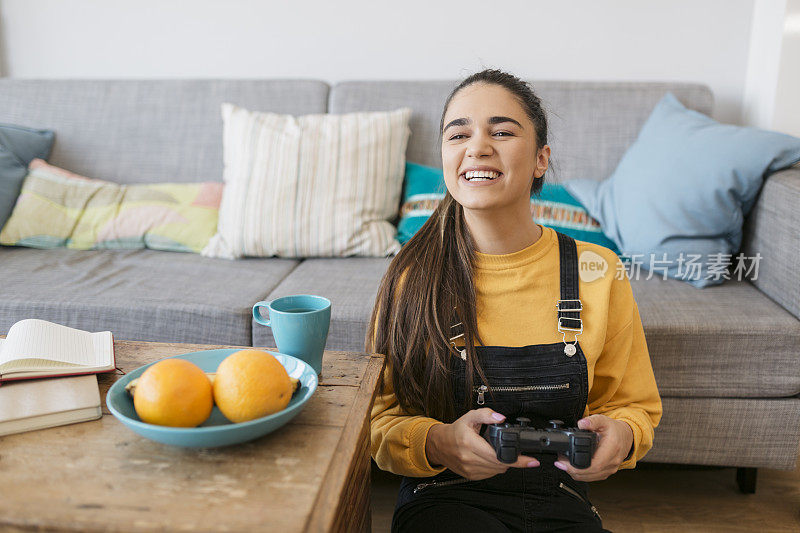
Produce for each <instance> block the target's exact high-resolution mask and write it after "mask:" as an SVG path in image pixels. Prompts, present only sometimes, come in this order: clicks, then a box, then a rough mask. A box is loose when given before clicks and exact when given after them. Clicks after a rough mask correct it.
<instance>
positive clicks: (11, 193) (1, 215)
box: [0, 124, 55, 228]
mask: <svg viewBox="0 0 800 533" xmlns="http://www.w3.org/2000/svg"><path fill="white" fill-rule="evenodd" d="M54 138H55V135H54V134H53V132H52V131H46V130H33V129H30V128H24V127H22V126H13V125H11V124H0V228H2V227H3V225H4V224H5V223H6V220H8V217H10V216H11V211H12V210H13V209H14V204H15V203H16V201H17V196H19V190H20V188H21V187H22V180H23V179H25V174H27V173H28V163H30V162H31V161H32V160H33V159H36V158H39V159H47V156H48V155H50V149H51V148H52V147H53V140H54Z"/></svg>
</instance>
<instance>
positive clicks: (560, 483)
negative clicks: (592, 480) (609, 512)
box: [558, 481, 603, 520]
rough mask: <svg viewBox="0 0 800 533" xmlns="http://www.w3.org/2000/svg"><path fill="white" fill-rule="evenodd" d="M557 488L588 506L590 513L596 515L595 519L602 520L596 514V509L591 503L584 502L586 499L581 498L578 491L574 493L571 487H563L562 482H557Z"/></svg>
mask: <svg viewBox="0 0 800 533" xmlns="http://www.w3.org/2000/svg"><path fill="white" fill-rule="evenodd" d="M558 487H559V488H561V489H563V490H565V491H567V492H569V493H570V494H572V495H573V496H575V497H576V498H578V499H579V500H580V501H582V502H583V503H585V504H586V505H588V506H589V507H590V508H591V509H592V512H593V513H594V514H596V515H597V518H599V519H600V520H602V519H603V518H602V517H601V516H600V513H598V512H597V508H596V507H595V506H594V505H592V502H590V501H588V500H586V498H584V497H583V496H581V495H580V494H579V493H578V491H576V490H575V489H573V488H572V487H569V486H567V485H565V484H564V482H562V481H559V483H558Z"/></svg>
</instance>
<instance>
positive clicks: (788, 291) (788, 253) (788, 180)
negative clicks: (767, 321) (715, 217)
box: [741, 165, 800, 318]
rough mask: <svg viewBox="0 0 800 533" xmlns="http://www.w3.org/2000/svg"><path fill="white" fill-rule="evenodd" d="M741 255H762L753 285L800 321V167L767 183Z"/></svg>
mask: <svg viewBox="0 0 800 533" xmlns="http://www.w3.org/2000/svg"><path fill="white" fill-rule="evenodd" d="M741 251H742V253H744V255H745V257H755V256H756V254H757V253H759V254H761V259H760V263H759V266H758V276H757V278H756V279H751V282H752V283H753V285H755V286H756V287H758V289H759V290H761V292H763V293H764V294H766V295H767V296H769V297H770V298H772V299H773V300H775V301H776V302H778V303H779V304H780V305H782V306H783V307H785V308H786V309H787V310H788V311H789V312H791V313H792V314H793V315H794V316H795V317H798V318H800V166H797V165H795V166H793V167H791V168H788V169H786V170H782V171H780V172H776V173H775V174H772V175H771V176H769V178H767V180H766V181H765V182H764V185H763V187H762V188H761V192H760V193H759V196H758V198H757V199H756V202H755V204H754V206H753V209H752V211H751V212H750V214H749V215H748V217H747V219H746V220H745V224H744V235H743V238H742V250H741Z"/></svg>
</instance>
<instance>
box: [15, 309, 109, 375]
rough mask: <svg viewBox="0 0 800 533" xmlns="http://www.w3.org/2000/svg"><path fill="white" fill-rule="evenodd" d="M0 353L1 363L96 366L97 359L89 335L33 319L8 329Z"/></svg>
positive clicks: (90, 335)
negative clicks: (30, 361) (36, 361)
mask: <svg viewBox="0 0 800 533" xmlns="http://www.w3.org/2000/svg"><path fill="white" fill-rule="evenodd" d="M0 354H2V357H1V358H0V359H2V360H0V363H2V362H6V361H12V360H14V359H49V360H52V361H56V362H60V363H68V364H71V365H76V364H77V365H81V366H95V357H96V355H95V351H94V343H93V342H92V334H91V333H89V332H86V331H81V330H78V329H73V328H68V327H67V326H62V325H60V324H53V323H52V322H47V321H45V320H38V319H35V318H29V319H27V320H21V321H20V322H17V323H16V324H14V325H13V326H11V329H9V330H8V336H7V337H6V342H4V343H3V347H2V352H0ZM57 366H62V365H57Z"/></svg>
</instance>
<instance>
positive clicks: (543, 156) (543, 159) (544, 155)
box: [533, 144, 550, 178]
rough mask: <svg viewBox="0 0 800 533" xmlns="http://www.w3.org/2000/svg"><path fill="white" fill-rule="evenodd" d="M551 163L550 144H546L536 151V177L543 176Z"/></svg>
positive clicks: (534, 173) (534, 172) (534, 175)
mask: <svg viewBox="0 0 800 533" xmlns="http://www.w3.org/2000/svg"><path fill="white" fill-rule="evenodd" d="M549 164H550V146H548V145H546V144H545V145H544V146H543V147H542V148H541V149H540V150H538V151H537V152H536V169H535V170H534V171H533V177H534V178H541V177H542V176H544V173H545V172H547V167H548V165H549Z"/></svg>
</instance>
